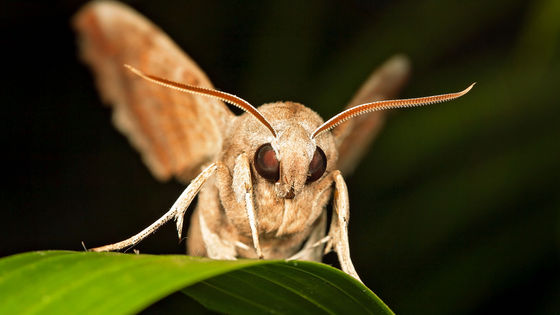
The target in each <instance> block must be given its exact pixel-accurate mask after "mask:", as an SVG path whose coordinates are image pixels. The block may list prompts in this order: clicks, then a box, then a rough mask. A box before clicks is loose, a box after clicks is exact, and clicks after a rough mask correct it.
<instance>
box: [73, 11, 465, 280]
mask: <svg viewBox="0 0 560 315" xmlns="http://www.w3.org/2000/svg"><path fill="white" fill-rule="evenodd" d="M73 25H74V28H75V30H76V31H77V33H78V38H79V48H80V51H81V57H82V59H83V60H84V61H85V62H86V63H87V64H88V65H89V66H90V67H91V69H92V70H93V72H94V74H95V77H96V83H97V86H98V89H99V91H100V94H101V96H102V99H103V101H104V102H105V103H108V104H110V105H112V107H113V120H114V124H115V126H116V127H117V128H118V129H119V130H120V131H121V132H123V133H124V134H125V135H126V136H127V137H128V139H129V140H130V142H131V143H132V145H133V146H134V147H135V148H136V149H137V150H138V151H139V152H140V154H141V156H142V159H143V161H144V162H145V164H146V165H147V166H148V168H149V169H150V171H151V172H152V173H153V175H154V176H155V177H156V178H158V179H160V180H168V179H170V178H171V177H175V178H177V179H179V180H180V181H183V182H185V183H187V182H188V181H189V180H192V181H190V183H189V184H188V186H187V188H186V189H185V190H184V192H183V193H182V194H181V195H180V196H179V198H178V199H177V201H176V202H175V203H174V204H173V206H172V207H171V209H170V210H169V211H168V212H167V213H165V214H164V215H163V216H162V217H161V218H160V219H158V220H157V221H155V222H154V223H153V224H152V225H150V226H149V227H147V228H145V229H144V230H142V231H141V232H140V233H138V234H137V235H134V236H132V237H130V238H129V239H126V240H124V241H121V242H118V243H115V244H110V245H106V246H102V247H97V248H94V249H92V250H93V251H114V250H120V249H123V248H127V247H131V246H133V245H135V244H137V243H138V242H140V241H141V240H142V239H144V238H145V237H147V236H148V235H150V234H151V233H153V232H154V231H156V230H157V229H158V228H159V227H160V226H161V225H163V224H164V223H166V222H168V221H170V220H175V221H176V225H177V231H178V235H179V239H181V237H182V230H183V217H184V214H185V212H186V210H187V208H188V207H189V205H190V203H191V202H192V200H193V199H194V197H195V196H196V195H198V203H197V206H196V209H195V210H194V213H193V215H192V219H191V223H190V229H189V231H188V236H187V249H188V253H189V254H190V255H196V256H207V257H210V258H214V259H236V258H240V257H245V258H261V259H262V258H264V259H305V260H314V261H321V259H322V257H323V255H324V254H325V253H327V252H330V251H331V250H334V251H335V252H336V253H337V256H338V259H339V261H340V265H341V268H342V270H343V271H344V272H346V273H347V274H349V275H351V276H353V277H355V278H356V279H358V280H359V276H358V274H357V272H356V270H355V268H354V266H353V264H352V260H351V258H350V248H349V244H348V221H349V200H348V191H347V188H346V184H345V181H344V178H343V176H342V174H343V172H350V171H351V170H352V168H353V167H354V165H356V164H357V162H358V160H359V159H360V157H361V155H362V153H363V151H364V148H365V147H366V146H367V145H368V143H369V142H370V141H371V139H372V138H373V136H374V135H375V133H376V132H377V130H378V129H379V128H380V126H381V123H382V116H381V114H380V113H378V111H380V110H384V109H392V108H403V107H413V106H421V105H427V104H432V103H437V102H443V101H448V100H452V99H455V98H458V97H460V96H463V95H464V94H466V93H467V92H468V91H469V90H470V89H471V88H472V86H473V85H474V84H473V85H471V86H469V87H468V88H466V89H465V90H463V91H461V92H458V93H450V94H442V95H436V96H429V97H420V98H412V99H402V100H383V99H384V98H385V97H391V96H393V95H395V94H396V93H397V91H398V90H399V89H400V87H401V86H402V85H403V84H404V82H405V80H406V78H407V76H408V72H409V70H408V69H409V66H408V61H407V59H406V58H405V57H403V56H396V57H393V58H391V59H390V60H389V61H387V62H386V63H385V64H384V65H382V66H381V68H380V69H379V70H377V71H375V72H374V73H373V74H372V75H371V76H370V78H369V79H368V80H367V81H366V83H365V84H364V85H363V86H362V87H361V89H360V90H359V91H358V93H357V94H356V96H355V97H354V98H353V99H352V100H351V101H350V103H349V104H348V106H347V109H346V110H344V111H342V112H341V113H339V114H337V115H335V116H334V117H332V118H330V119H328V120H327V121H323V119H322V118H321V117H320V116H319V115H318V114H317V113H315V112H314V111H312V110H311V109H309V108H307V107H305V106H304V105H302V104H299V103H295V102H275V103H268V104H264V105H262V106H260V107H258V108H255V107H253V106H252V105H251V104H250V103H248V102H247V101H245V100H243V99H241V98H239V97H237V96H234V95H232V94H229V93H225V92H222V91H219V90H216V89H214V88H213V87H212V84H211V83H210V80H209V79H208V78H207V77H206V75H205V74H204V72H203V71H202V70H200V69H199V67H198V66H197V65H196V64H195V63H194V62H193V61H192V60H191V59H190V58H189V57H188V56H187V55H186V54H185V53H183V52H182V51H181V49H180V48H179V47H178V46H177V45H176V44H175V43H173V41H172V40H171V39H170V38H169V37H168V36H167V35H165V34H164V33H163V32H162V31H161V30H160V29H159V28H158V27H157V26H155V25H153V24H152V23H151V22H150V21H148V20H147V19H146V18H144V17H143V16H141V15H140V14H138V13H136V12H135V11H134V10H133V9H131V8H129V7H127V6H125V5H123V4H120V3H116V2H93V3H90V4H88V5H86V6H85V7H84V8H82V9H81V11H79V12H78V13H77V14H76V16H75V17H74V19H73ZM123 65H126V66H125V67H123ZM226 104H230V105H233V106H236V107H238V108H240V109H242V110H243V111H245V113H244V114H243V115H239V116H236V115H234V114H233V113H232V112H231V111H230V110H229V109H228V107H227V106H226ZM369 112H377V113H371V114H369V115H364V114H366V113H369ZM358 116H359V117H358ZM331 197H332V204H333V207H332V209H333V213H332V216H331V217H332V219H331V222H330V226H329V228H328V229H327V204H328V203H329V201H330V200H331Z"/></svg>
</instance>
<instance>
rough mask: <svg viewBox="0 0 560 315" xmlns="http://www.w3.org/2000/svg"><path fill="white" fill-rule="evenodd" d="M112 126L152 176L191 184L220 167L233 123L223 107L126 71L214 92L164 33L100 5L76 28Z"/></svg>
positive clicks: (117, 7) (116, 7)
mask: <svg viewBox="0 0 560 315" xmlns="http://www.w3.org/2000/svg"><path fill="white" fill-rule="evenodd" d="M73 24H74V28H75V29H76V31H77V33H78V35H79V46H80V52H81V55H82V58H83V59H84V61H86V62H87V63H88V65H89V66H90V67H91V68H92V70H93V72H94V74H95V76H96V82H97V86H98V88H99V90H100V93H101V96H102V98H103V100H104V101H105V102H106V103H108V104H110V105H111V106H112V107H113V122H114V124H115V126H116V127H117V129H119V130H120V131H121V132H122V133H124V134H125V135H126V136H127V137H128V139H129V140H130V142H131V144H132V145H133V146H134V147H135V148H136V149H137V150H138V151H139V152H140V154H141V155H142V159H143V161H144V162H145V163H146V165H147V166H148V168H149V169H150V171H151V172H152V174H153V175H154V176H155V177H157V178H158V179H161V180H165V179H168V178H170V177H172V176H175V177H178V178H180V179H182V180H185V181H186V180H189V179H191V178H193V177H194V176H195V175H197V174H198V173H199V172H200V170H201V169H200V167H201V166H202V165H204V164H207V163H210V162H213V161H212V160H213V159H215V158H216V155H217V154H218V153H219V151H220V150H221V146H222V140H223V138H224V132H225V130H227V126H228V123H229V122H230V121H231V120H232V119H233V117H234V115H233V114H232V113H231V112H230V111H229V109H228V108H227V107H226V106H225V104H223V102H221V101H218V100H215V99H211V98H208V97H204V96H199V95H190V94H184V93H180V92H178V91H175V90H172V89H168V88H164V87H161V86H159V85H155V84H152V83H150V82H147V81H146V80H143V79H142V78H140V77H138V76H137V75H135V74H133V73H131V72H130V71H129V70H127V69H125V68H124V67H123V65H124V64H130V65H132V66H134V67H136V68H138V69H139V70H141V71H143V72H146V73H149V74H152V75H156V76H159V77H162V78H165V79H168V80H173V81H176V82H181V83H186V84H190V85H197V86H201V87H206V88H212V84H211V83H210V80H209V79H208V78H207V77H206V75H205V74H204V72H202V70H200V68H199V67H198V66H197V65H196V64H195V63H194V61H193V60H191V58H189V56H187V55H186V54H185V53H184V52H183V51H182V50H181V49H180V48H179V47H178V46H177V45H176V44H175V43H174V42H173V41H172V40H171V39H170V38H169V37H168V36H167V35H166V34H165V33H164V32H163V31H162V30H161V29H159V28H158V27H157V26H155V25H154V24H153V23H151V22H150V21H149V20H148V19H146V18H145V17H143V16H142V15H140V14H139V13H137V12H136V11H134V10H133V9H131V8H130V7H127V6H126V5H124V4H121V3H118V2H112V1H93V2H91V3H89V4H87V5H85V6H84V8H82V9H81V10H80V12H78V13H77V14H76V16H75V17H74V20H73Z"/></svg>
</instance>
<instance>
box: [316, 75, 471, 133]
mask: <svg viewBox="0 0 560 315" xmlns="http://www.w3.org/2000/svg"><path fill="white" fill-rule="evenodd" d="M475 84H476V82H475V83H473V84H471V85H470V86H469V87H468V88H466V89H464V90H463V91H461V92H457V93H449V94H441V95H434V96H426V97H418V98H407V99H402V100H387V101H377V102H371V103H366V104H361V105H357V106H354V107H352V108H349V109H347V110H345V111H343V112H341V113H339V114H338V115H335V116H334V117H332V118H331V119H329V120H327V121H326V122H325V123H323V124H322V125H321V126H319V127H318V128H317V129H315V131H313V133H312V134H311V139H313V138H315V137H317V136H318V135H320V134H321V133H323V132H325V131H328V130H331V129H333V128H334V127H336V126H338V125H340V124H341V123H343V122H345V121H347V120H348V119H350V118H354V117H356V116H359V115H362V114H365V113H369V112H373V111H378V110H385V109H393V108H405V107H417V106H424V105H429V104H434V103H441V102H446V101H451V100H454V99H456V98H459V97H461V96H463V95H465V94H467V93H468V92H469V91H470V90H471V89H472V87H473V86H474V85H475Z"/></svg>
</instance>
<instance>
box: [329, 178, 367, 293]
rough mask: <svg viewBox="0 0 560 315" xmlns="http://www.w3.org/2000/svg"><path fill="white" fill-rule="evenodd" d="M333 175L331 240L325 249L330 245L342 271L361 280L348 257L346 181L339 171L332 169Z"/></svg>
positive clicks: (348, 214) (348, 207)
mask: <svg viewBox="0 0 560 315" xmlns="http://www.w3.org/2000/svg"><path fill="white" fill-rule="evenodd" d="M333 177H334V183H335V189H334V202H333V203H334V205H333V211H334V213H333V216H332V221H331V228H330V231H329V236H330V237H331V240H330V241H329V244H328V245H327V249H328V250H330V248H331V246H332V247H333V248H334V250H335V251H336V254H337V256H338V260H339V261H340V266H341V268H342V271H344V272H346V273H347V274H349V275H350V276H352V277H354V278H356V279H358V280H359V281H360V282H361V281H362V280H360V277H359V276H358V273H357V272H356V269H354V265H353V264H352V259H351V258H350V246H349V244H348V220H349V218H350V203H349V201H348V189H347V188H346V183H345V182H344V178H342V175H341V174H340V171H338V170H337V171H334V172H333Z"/></svg>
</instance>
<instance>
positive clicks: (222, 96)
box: [124, 64, 276, 138]
mask: <svg viewBox="0 0 560 315" xmlns="http://www.w3.org/2000/svg"><path fill="white" fill-rule="evenodd" d="M124 66H125V67H126V68H127V69H128V70H130V71H132V73H134V74H136V75H138V76H139V77H141V78H143V79H145V80H147V81H150V82H153V83H155V84H159V85H161V86H165V87H168V88H170V89H174V90H177V91H181V92H185V93H191V94H198V95H203V96H208V97H212V98H216V99H219V100H220V101H223V102H226V103H229V104H231V105H233V106H236V107H238V108H240V109H242V110H243V111H245V112H247V113H250V114H251V115H253V116H255V118H257V119H258V120H259V121H260V122H261V123H262V124H263V125H264V126H265V127H266V128H268V130H270V132H272V135H273V136H274V137H275V138H276V131H275V130H274V128H272V125H271V124H270V123H269V122H268V120H266V118H264V116H263V115H262V114H261V113H260V112H259V111H258V110H257V109H256V108H255V107H253V105H251V104H250V103H249V102H247V101H246V100H244V99H242V98H240V97H237V96H235V95H233V94H229V93H226V92H222V91H218V90H214V89H208V88H203V87H200V86H195V85H189V84H184V83H179V82H175V81H171V80H167V79H163V78H160V77H156V76H153V75H150V74H147V73H144V72H142V71H140V70H138V69H136V68H134V67H133V66H131V65H128V64H125V65H124Z"/></svg>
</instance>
